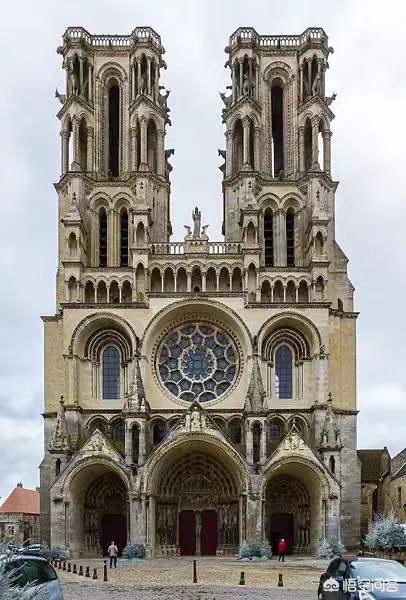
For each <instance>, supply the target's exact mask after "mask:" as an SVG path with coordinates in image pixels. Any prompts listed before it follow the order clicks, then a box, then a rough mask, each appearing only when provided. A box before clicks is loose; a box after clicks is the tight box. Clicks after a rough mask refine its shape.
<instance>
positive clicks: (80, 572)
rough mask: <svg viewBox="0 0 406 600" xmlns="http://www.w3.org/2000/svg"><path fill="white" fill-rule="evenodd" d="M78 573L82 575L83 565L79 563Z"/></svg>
mask: <svg viewBox="0 0 406 600" xmlns="http://www.w3.org/2000/svg"><path fill="white" fill-rule="evenodd" d="M79 575H83V567H82V565H80V567H79Z"/></svg>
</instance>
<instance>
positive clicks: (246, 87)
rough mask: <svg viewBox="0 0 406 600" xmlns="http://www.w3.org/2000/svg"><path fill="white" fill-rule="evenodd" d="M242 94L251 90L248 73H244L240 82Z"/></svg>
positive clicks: (247, 93)
mask: <svg viewBox="0 0 406 600" xmlns="http://www.w3.org/2000/svg"><path fill="white" fill-rule="evenodd" d="M242 90H243V94H244V96H245V95H250V94H251V92H252V83H251V82H250V78H249V76H248V75H244V81H243V84H242Z"/></svg>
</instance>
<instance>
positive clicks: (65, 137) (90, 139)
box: [61, 116, 94, 175]
mask: <svg viewBox="0 0 406 600" xmlns="http://www.w3.org/2000/svg"><path fill="white" fill-rule="evenodd" d="M71 122H72V131H69V130H68V129H62V131H61V173H62V175H65V174H66V173H68V171H70V170H74V171H80V170H81V167H82V165H83V164H84V162H86V171H93V160H94V128H93V127H90V126H86V161H84V160H83V159H84V157H81V156H80V143H79V127H80V120H79V117H76V116H73V117H72V120H71ZM71 142H72V144H71ZM70 147H71V148H72V156H69V148H70ZM70 159H72V160H71V164H69V161H70Z"/></svg>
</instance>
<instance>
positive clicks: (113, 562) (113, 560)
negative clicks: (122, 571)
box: [107, 542, 118, 569]
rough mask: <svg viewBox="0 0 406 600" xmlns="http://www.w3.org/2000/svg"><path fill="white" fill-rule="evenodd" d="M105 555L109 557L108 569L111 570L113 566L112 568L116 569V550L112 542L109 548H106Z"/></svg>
mask: <svg viewBox="0 0 406 600" xmlns="http://www.w3.org/2000/svg"><path fill="white" fill-rule="evenodd" d="M107 554H108V555H109V557H110V569H111V568H112V566H113V565H114V568H115V569H117V555H118V548H117V546H116V545H115V543H114V542H111V544H110V546H109V547H108V549H107Z"/></svg>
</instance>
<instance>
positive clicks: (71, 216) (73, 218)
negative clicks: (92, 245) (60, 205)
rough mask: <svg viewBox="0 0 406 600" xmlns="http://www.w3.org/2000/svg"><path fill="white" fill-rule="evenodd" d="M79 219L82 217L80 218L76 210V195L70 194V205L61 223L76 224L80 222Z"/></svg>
mask: <svg viewBox="0 0 406 600" xmlns="http://www.w3.org/2000/svg"><path fill="white" fill-rule="evenodd" d="M81 219H82V217H81V216H80V212H79V209H78V204H77V200H76V193H75V192H74V193H73V194H72V200H71V204H70V206H69V208H68V210H67V212H66V215H65V216H64V218H63V223H71V222H74V223H76V222H77V221H80V220H81Z"/></svg>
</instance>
